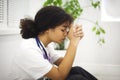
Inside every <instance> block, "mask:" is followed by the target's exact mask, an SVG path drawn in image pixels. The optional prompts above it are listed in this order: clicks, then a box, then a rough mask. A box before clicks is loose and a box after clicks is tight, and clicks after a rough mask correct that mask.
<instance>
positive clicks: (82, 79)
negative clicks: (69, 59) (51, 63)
mask: <svg viewBox="0 0 120 80" xmlns="http://www.w3.org/2000/svg"><path fill="white" fill-rule="evenodd" d="M38 80H43V79H38ZM46 80H51V79H46ZM66 80H98V79H97V78H96V77H94V76H93V75H92V74H90V73H89V72H87V71H86V70H85V69H83V68H81V67H79V66H75V67H72V68H71V71H70V73H69V74H68V76H67V78H66Z"/></svg>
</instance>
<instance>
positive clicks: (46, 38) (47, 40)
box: [38, 35, 51, 47]
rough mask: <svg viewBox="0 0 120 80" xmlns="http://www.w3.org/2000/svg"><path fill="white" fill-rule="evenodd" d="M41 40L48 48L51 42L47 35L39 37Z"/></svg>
mask: <svg viewBox="0 0 120 80" xmlns="http://www.w3.org/2000/svg"><path fill="white" fill-rule="evenodd" d="M38 38H39V40H40V41H41V42H42V43H43V45H44V46H45V47H46V46H47V45H48V44H49V43H50V42H51V41H50V40H49V39H48V37H47V36H45V35H39V36H38Z"/></svg>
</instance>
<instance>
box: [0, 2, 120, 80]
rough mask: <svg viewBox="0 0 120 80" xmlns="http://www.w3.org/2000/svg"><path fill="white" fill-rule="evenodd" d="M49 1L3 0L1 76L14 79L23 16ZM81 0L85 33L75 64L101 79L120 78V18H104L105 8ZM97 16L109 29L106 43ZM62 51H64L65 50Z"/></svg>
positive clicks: (0, 11) (0, 79) (0, 15)
mask: <svg viewBox="0 0 120 80" xmlns="http://www.w3.org/2000/svg"><path fill="white" fill-rule="evenodd" d="M45 1H46V0H0V80H10V79H9V77H8V74H9V72H10V69H11V62H12V59H13V57H14V55H15V54H16V53H17V52H18V51H19V48H18V46H19V44H20V41H21V36H20V30H19V21H20V19H22V18H24V17H32V18H34V16H35V14H36V12H37V11H38V10H39V9H40V8H41V7H42V6H43V3H44V2H45ZM65 1H67V0H65ZM95 1H96V0H95ZM108 1H112V0H108ZM79 3H80V5H81V7H84V12H83V13H82V14H81V16H80V18H81V19H79V21H77V22H78V23H79V24H82V26H83V31H84V34H85V35H84V38H83V39H82V40H81V41H80V43H79V46H78V50H77V55H76V58H75V62H74V64H73V66H76V65H78V66H81V67H83V68H84V69H86V70H88V71H89V72H91V73H92V74H93V75H95V76H96V77H97V78H98V79H99V80H120V42H119V41H120V37H119V34H120V22H119V21H114V20H113V21H104V20H101V18H102V17H104V16H101V13H102V12H101V9H100V10H98V9H94V8H92V7H89V6H88V5H89V4H90V0H79ZM114 5H115V4H114ZM104 6H106V5H104ZM111 6H112V5H111ZM108 8H109V7H108ZM118 11H119V9H118ZM94 20H98V22H99V24H100V26H102V27H103V28H104V29H105V31H106V34H105V35H104V39H105V43H104V44H102V45H100V44H98V43H97V40H98V38H99V37H96V35H95V34H94V33H93V31H92V26H94V24H93V23H92V21H94ZM58 51H59V50H58ZM59 52H60V54H61V55H64V52H65V50H60V51H59Z"/></svg>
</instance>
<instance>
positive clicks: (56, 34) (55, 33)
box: [49, 23, 69, 43]
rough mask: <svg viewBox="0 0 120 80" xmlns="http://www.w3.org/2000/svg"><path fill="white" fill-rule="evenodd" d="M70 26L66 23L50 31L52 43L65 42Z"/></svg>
mask: <svg viewBox="0 0 120 80" xmlns="http://www.w3.org/2000/svg"><path fill="white" fill-rule="evenodd" d="M68 28H69V25H68V24H66V23H64V24H62V25H60V26H57V27H56V28H54V29H49V38H50V39H51V41H52V42H56V43H61V42H63V41H64V40H65V38H66V36H67V33H68Z"/></svg>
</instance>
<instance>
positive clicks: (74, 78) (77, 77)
mask: <svg viewBox="0 0 120 80" xmlns="http://www.w3.org/2000/svg"><path fill="white" fill-rule="evenodd" d="M67 80H88V79H86V78H85V77H83V76H82V75H79V74H76V75H71V76H70V77H69V78H68V79H67Z"/></svg>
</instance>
